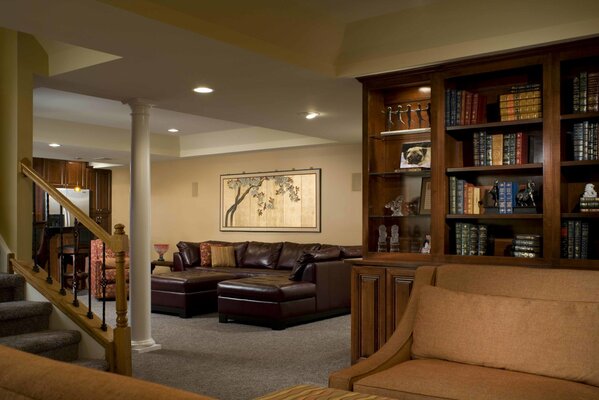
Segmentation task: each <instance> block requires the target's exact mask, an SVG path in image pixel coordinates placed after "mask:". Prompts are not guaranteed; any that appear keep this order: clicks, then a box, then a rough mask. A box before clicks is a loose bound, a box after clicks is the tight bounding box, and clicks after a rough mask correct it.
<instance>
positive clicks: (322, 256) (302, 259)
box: [289, 247, 341, 281]
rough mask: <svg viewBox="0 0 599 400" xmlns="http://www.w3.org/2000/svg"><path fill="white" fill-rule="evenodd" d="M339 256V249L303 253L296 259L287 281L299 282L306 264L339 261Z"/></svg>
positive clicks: (331, 248)
mask: <svg viewBox="0 0 599 400" xmlns="http://www.w3.org/2000/svg"><path fill="white" fill-rule="evenodd" d="M340 254H341V250H340V249H339V247H327V248H325V249H321V250H313V251H310V252H305V253H304V254H302V255H301V256H299V257H298V259H297V261H296V263H295V265H294V266H293V269H292V270H291V274H289V279H291V280H292V281H301V280H302V275H303V274H304V269H305V268H306V266H307V265H308V264H310V263H313V262H319V261H335V260H339V256H340Z"/></svg>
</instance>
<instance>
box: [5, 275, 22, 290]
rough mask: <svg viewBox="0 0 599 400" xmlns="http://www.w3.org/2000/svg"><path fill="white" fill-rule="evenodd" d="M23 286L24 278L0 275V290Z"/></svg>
mask: <svg viewBox="0 0 599 400" xmlns="http://www.w3.org/2000/svg"><path fill="white" fill-rule="evenodd" d="M23 286H25V278H23V277H22V276H21V275H16V274H7V273H0V288H11V287H23Z"/></svg>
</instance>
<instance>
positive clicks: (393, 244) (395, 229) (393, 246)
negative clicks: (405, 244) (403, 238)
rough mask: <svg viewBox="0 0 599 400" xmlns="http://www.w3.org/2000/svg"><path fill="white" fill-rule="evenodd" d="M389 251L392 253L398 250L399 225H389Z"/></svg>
mask: <svg viewBox="0 0 599 400" xmlns="http://www.w3.org/2000/svg"><path fill="white" fill-rule="evenodd" d="M389 251H390V252H392V253H397V252H399V226H397V225H392V226H391V241H390V243H389Z"/></svg>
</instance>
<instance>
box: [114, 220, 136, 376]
mask: <svg viewBox="0 0 599 400" xmlns="http://www.w3.org/2000/svg"><path fill="white" fill-rule="evenodd" d="M110 248H111V249H112V251H113V252H114V255H115V264H116V327H115V329H114V351H115V360H116V363H115V372H116V373H118V374H121V375H127V376H131V373H132V369H131V328H130V327H129V326H128V320H127V285H126V281H125V254H126V252H127V251H129V237H128V236H127V235H126V234H125V225H123V224H116V225H115V226H114V235H112V237H111V240H110Z"/></svg>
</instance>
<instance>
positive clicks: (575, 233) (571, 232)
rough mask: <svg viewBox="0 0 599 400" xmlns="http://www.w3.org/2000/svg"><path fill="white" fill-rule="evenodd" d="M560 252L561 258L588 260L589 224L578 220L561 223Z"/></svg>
mask: <svg viewBox="0 0 599 400" xmlns="http://www.w3.org/2000/svg"><path fill="white" fill-rule="evenodd" d="M560 251H561V256H562V258H581V259H586V258H588V254H589V223H588V222H584V221H581V220H578V219H573V220H568V221H563V222H562V226H561V246H560Z"/></svg>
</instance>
